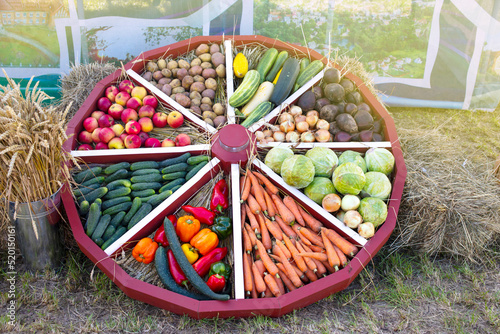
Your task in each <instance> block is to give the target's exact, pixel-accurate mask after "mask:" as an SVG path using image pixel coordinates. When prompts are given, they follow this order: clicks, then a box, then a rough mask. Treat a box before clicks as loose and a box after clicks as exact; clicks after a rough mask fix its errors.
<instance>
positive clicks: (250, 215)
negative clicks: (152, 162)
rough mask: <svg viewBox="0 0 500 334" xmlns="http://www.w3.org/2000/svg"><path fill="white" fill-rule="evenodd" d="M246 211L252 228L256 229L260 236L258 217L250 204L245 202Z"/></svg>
mask: <svg viewBox="0 0 500 334" xmlns="http://www.w3.org/2000/svg"><path fill="white" fill-rule="evenodd" d="M245 212H246V213H247V217H248V221H249V222H250V226H251V227H252V230H253V231H255V234H256V235H257V236H258V237H260V227H259V223H258V222H257V218H255V215H254V214H253V213H252V211H251V210H250V208H249V207H248V205H246V204H245Z"/></svg>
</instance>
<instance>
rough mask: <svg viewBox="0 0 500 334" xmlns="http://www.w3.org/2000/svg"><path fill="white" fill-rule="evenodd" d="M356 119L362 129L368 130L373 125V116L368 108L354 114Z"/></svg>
mask: <svg viewBox="0 0 500 334" xmlns="http://www.w3.org/2000/svg"><path fill="white" fill-rule="evenodd" d="M354 120H355V121H356V124H357V125H358V128H359V129H360V130H368V129H370V128H372V127H373V117H372V115H370V113H369V112H368V111H366V110H360V111H358V112H357V113H356V115H355V116H354ZM367 141H368V140H367Z"/></svg>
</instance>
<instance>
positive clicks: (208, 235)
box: [189, 228, 219, 255]
mask: <svg viewBox="0 0 500 334" xmlns="http://www.w3.org/2000/svg"><path fill="white" fill-rule="evenodd" d="M189 243H190V244H191V246H193V247H194V248H196V249H197V250H198V251H199V252H200V254H201V255H205V254H208V253H210V252H211V251H212V250H213V249H215V247H217V245H218V244H219V237H217V234H215V233H214V232H212V231H211V230H210V229H209V228H204V229H203V230H201V231H200V232H198V233H196V235H195V236H194V237H193V238H192V239H191V241H190V242H189Z"/></svg>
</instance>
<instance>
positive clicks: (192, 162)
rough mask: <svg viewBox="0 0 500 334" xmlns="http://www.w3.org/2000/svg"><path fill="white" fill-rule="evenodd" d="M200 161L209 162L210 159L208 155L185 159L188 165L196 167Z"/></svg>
mask: <svg viewBox="0 0 500 334" xmlns="http://www.w3.org/2000/svg"><path fill="white" fill-rule="evenodd" d="M202 161H210V157H209V156H208V155H195V156H194V157H191V158H189V159H187V163H188V165H191V166H192V165H197V164H199V163H200V162H202Z"/></svg>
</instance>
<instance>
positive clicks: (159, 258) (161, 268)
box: [155, 246, 208, 300]
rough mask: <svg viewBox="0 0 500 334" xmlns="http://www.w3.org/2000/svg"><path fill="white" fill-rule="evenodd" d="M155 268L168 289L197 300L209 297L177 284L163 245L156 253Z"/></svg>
mask: <svg viewBox="0 0 500 334" xmlns="http://www.w3.org/2000/svg"><path fill="white" fill-rule="evenodd" d="M155 268H156V272H157V273H158V277H160V281H161V282H162V283H163V285H164V286H165V288H167V290H170V291H172V292H175V293H178V294H180V295H183V296H186V297H190V298H193V299H197V300H207V299H208V298H207V297H206V296H204V295H200V294H198V293H195V292H191V291H189V290H186V289H185V288H183V287H181V286H180V285H177V283H176V282H175V280H174V278H173V277H172V274H171V273H170V266H169V263H168V258H167V251H166V250H165V248H164V247H163V246H159V247H158V249H157V250H156V253H155Z"/></svg>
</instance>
